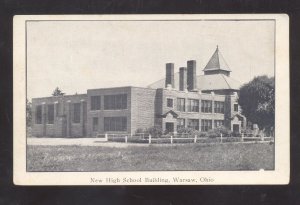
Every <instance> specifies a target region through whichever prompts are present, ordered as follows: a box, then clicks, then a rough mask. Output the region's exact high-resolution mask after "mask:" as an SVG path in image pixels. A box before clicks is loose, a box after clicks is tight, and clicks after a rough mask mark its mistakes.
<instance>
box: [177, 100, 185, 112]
mask: <svg viewBox="0 0 300 205" xmlns="http://www.w3.org/2000/svg"><path fill="white" fill-rule="evenodd" d="M177 110H178V111H181V112H185V99H184V98H177Z"/></svg>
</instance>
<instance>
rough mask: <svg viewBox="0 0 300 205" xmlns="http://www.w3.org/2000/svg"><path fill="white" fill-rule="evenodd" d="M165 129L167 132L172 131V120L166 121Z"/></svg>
mask: <svg viewBox="0 0 300 205" xmlns="http://www.w3.org/2000/svg"><path fill="white" fill-rule="evenodd" d="M166 131H167V132H168V133H169V132H174V123H173V122H166Z"/></svg>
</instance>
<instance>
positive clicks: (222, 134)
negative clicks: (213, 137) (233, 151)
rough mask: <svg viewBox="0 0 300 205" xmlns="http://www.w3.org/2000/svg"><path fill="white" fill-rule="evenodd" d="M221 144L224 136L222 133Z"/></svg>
mask: <svg viewBox="0 0 300 205" xmlns="http://www.w3.org/2000/svg"><path fill="white" fill-rule="evenodd" d="M221 143H223V134H222V133H221Z"/></svg>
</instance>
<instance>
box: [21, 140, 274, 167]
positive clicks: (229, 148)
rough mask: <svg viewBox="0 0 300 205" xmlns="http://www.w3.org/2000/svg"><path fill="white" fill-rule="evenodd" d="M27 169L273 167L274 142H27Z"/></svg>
mask: <svg viewBox="0 0 300 205" xmlns="http://www.w3.org/2000/svg"><path fill="white" fill-rule="evenodd" d="M27 149H28V151H27V171H148V170H149V171H150V170H162V171H163V170H199V171H200V170H214V171H222V170H226V171H227V170H259V169H265V170H272V169H274V144H269V143H263V144H261V143H257V144H255V143H254V144H211V145H200V144H186V145H173V146H155V145H150V146H145V147H136V146H130V147H126V148H116V147H101V146H41V145H28V147H27Z"/></svg>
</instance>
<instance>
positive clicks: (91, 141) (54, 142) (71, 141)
mask: <svg viewBox="0 0 300 205" xmlns="http://www.w3.org/2000/svg"><path fill="white" fill-rule="evenodd" d="M27 145H49V146H60V145H77V146H103V147H128V146H144V147H145V146H149V145H148V144H138V143H134V144H131V143H120V142H106V141H104V140H103V139H101V138H27Z"/></svg>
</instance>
